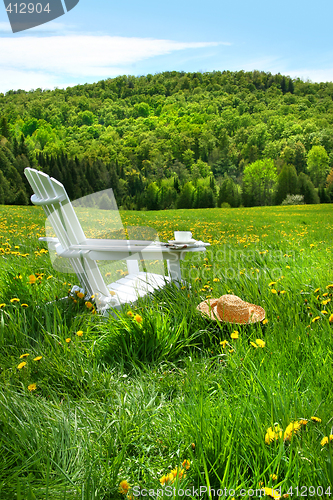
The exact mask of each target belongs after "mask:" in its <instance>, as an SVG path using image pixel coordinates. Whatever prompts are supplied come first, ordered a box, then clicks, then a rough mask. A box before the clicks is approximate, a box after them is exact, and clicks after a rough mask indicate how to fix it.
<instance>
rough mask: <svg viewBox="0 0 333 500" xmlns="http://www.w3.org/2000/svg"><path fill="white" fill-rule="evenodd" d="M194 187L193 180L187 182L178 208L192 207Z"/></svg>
mask: <svg viewBox="0 0 333 500" xmlns="http://www.w3.org/2000/svg"><path fill="white" fill-rule="evenodd" d="M193 194H194V187H193V185H192V183H191V182H187V183H186V184H185V185H184V186H183V188H182V190H181V192H180V195H179V197H178V200H177V208H192V206H193Z"/></svg>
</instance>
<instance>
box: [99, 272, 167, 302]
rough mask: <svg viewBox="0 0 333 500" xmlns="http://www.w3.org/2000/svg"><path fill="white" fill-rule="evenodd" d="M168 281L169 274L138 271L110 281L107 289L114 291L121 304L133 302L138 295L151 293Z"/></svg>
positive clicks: (142, 295)
mask: <svg viewBox="0 0 333 500" xmlns="http://www.w3.org/2000/svg"><path fill="white" fill-rule="evenodd" d="M170 281H171V278H170V277H169V276H161V275H160V274H153V273H145V272H140V273H138V274H128V275H127V276H125V277H124V278H121V279H119V280H118V281H115V282H114V283H111V284H110V285H108V289H109V290H110V291H112V292H115V297H117V299H118V301H119V304H120V305H121V304H126V303H128V302H135V301H136V300H137V299H138V298H139V297H144V296H145V295H147V293H153V292H154V290H157V289H159V288H163V286H164V285H165V284H166V283H168V282H170ZM112 295H113V294H112Z"/></svg>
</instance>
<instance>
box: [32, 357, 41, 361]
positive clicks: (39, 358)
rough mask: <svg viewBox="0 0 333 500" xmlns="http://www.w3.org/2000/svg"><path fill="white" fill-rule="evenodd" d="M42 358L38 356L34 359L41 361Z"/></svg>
mask: <svg viewBox="0 0 333 500" xmlns="http://www.w3.org/2000/svg"><path fill="white" fill-rule="evenodd" d="M42 358H43V356H36V357H35V358H34V361H40V360H41V359H42Z"/></svg>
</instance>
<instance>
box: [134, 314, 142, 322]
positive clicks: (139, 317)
mask: <svg viewBox="0 0 333 500" xmlns="http://www.w3.org/2000/svg"><path fill="white" fill-rule="evenodd" d="M134 319H135V321H136V322H137V323H142V316H140V314H136V315H135V316H134Z"/></svg>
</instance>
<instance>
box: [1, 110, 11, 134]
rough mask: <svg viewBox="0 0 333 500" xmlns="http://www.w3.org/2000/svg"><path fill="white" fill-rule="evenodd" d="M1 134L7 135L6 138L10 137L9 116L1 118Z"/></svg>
mask: <svg viewBox="0 0 333 500" xmlns="http://www.w3.org/2000/svg"><path fill="white" fill-rule="evenodd" d="M0 135H3V136H4V137H6V139H9V138H10V130H9V126H8V122H7V118H6V117H5V116H4V117H3V118H2V120H1V124H0Z"/></svg>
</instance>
